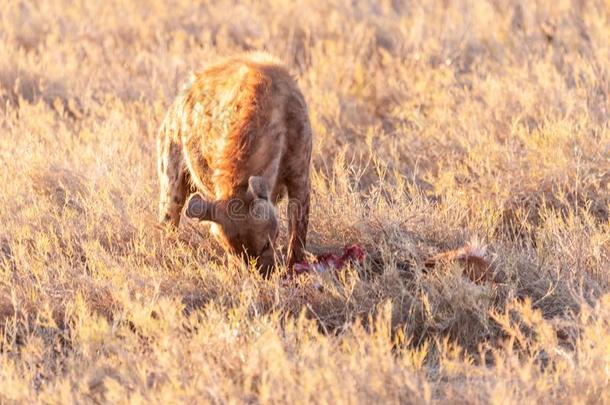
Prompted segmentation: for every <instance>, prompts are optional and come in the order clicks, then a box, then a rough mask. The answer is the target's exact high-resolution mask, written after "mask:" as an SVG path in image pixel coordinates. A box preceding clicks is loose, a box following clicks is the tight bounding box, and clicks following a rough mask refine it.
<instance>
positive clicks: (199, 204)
mask: <svg viewBox="0 0 610 405" xmlns="http://www.w3.org/2000/svg"><path fill="white" fill-rule="evenodd" d="M217 211H218V204H216V203H215V202H213V201H207V200H205V199H203V197H202V196H201V195H199V194H193V195H191V197H190V198H189V201H188V203H187V205H186V216H187V217H189V218H197V219H200V220H202V221H217V219H218V213H217Z"/></svg>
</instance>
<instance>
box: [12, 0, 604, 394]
mask: <svg viewBox="0 0 610 405" xmlns="http://www.w3.org/2000/svg"><path fill="white" fill-rule="evenodd" d="M419 3H420V2H411V1H401V0H395V1H389V0H386V1H372V0H363V1H356V2H352V1H348V0H337V1H332V2H325V1H313V0H312V1H308V0H306V1H300V2H292V1H281V0H264V1H240V2H237V3H235V2H232V1H228V0H227V1H225V0H219V1H213V2H212V1H210V2H191V1H190V0H188V1H187V0H175V1H171V2H169V1H168V2H165V1H161V0H153V1H140V0H131V1H128V2H125V1H118V0H113V1H103V2H102V1H67V0H63V1H61V0H54V1H50V0H40V1H33V0H32V1H12V0H9V1H8V3H6V2H5V4H4V5H3V7H2V10H0V102H1V106H0V164H1V166H0V168H1V170H0V184H1V185H2V192H1V193H0V206H2V210H1V211H0V403H26V402H29V403H40V402H48V403H59V402H62V403H63V402H78V403H89V402H112V403H125V402H140V403H177V402H184V403H193V402H195V403H197V402H202V403H209V402H213V403H238V402H254V403H292V402H296V403H309V402H319V403H354V402H360V403H374V402H389V403H396V402H406V403H446V402H450V403H463V402H467V403H515V404H521V403H536V402H541V401H545V403H554V402H570V403H595V402H600V403H601V402H606V403H608V402H610V220H609V213H610V127H609V125H608V118H609V115H610V96H609V94H610V42H609V41H608V38H610V3H608V1H607V0H592V1H578V0H574V1H566V0H560V1H532V2H530V1H521V0H514V1H509V0H489V1H483V0H480V1H465V0H457V1H451V2H448V1H430V2H423V4H419ZM253 49H266V50H269V51H271V52H272V53H274V54H276V55H278V56H279V57H281V58H282V59H283V60H285V61H286V63H287V64H288V65H289V66H290V67H291V69H292V70H293V71H294V73H295V75H297V77H298V81H299V84H300V86H301V88H302V89H303V92H304V94H305V96H306V99H307V100H308V103H309V107H310V111H311V119H312V124H313V129H314V134H315V140H314V158H313V170H314V180H313V194H314V197H313V207H312V215H311V228H310V243H309V250H310V251H311V252H312V253H314V254H315V253H321V252H324V251H327V250H332V251H335V250H337V249H339V248H340V247H341V246H342V245H344V244H346V243H350V242H359V243H361V244H362V245H363V246H364V247H365V248H366V250H367V252H368V253H369V259H367V263H366V265H365V266H364V268H363V269H360V268H352V269H348V270H346V271H344V272H341V273H340V274H337V275H325V276H317V275H312V276H305V277H301V278H300V279H298V280H296V281H294V282H293V283H288V284H286V283H283V282H282V280H281V279H280V276H279V275H277V276H276V277H274V278H272V279H271V280H262V279H261V278H260V277H258V276H257V275H256V274H254V273H253V272H251V271H248V269H246V268H238V267H235V265H234V264H230V263H228V261H227V260H226V258H225V256H224V254H223V253H222V252H221V251H219V249H218V246H217V245H216V244H215V243H214V242H212V241H210V240H209V238H208V234H207V232H206V230H205V228H204V227H202V226H201V225H199V224H196V223H194V222H190V221H187V220H183V223H182V225H181V228H180V230H179V231H178V232H176V233H173V234H169V233H166V232H163V231H161V230H160V229H158V228H157V227H156V225H155V217H156V212H155V207H156V205H157V179H156V173H155V166H156V163H155V159H156V157H155V135H156V130H157V128H158V125H159V123H160V120H161V118H162V116H163V113H164V111H165V109H166V108H167V106H168V105H169V103H170V101H171V99H172V97H173V95H174V94H175V93H176V92H177V90H178V89H179V86H180V82H181V81H182V80H183V79H184V78H186V77H187V74H188V72H189V71H190V70H197V69H201V68H202V67H203V66H205V65H206V64H207V63H209V62H210V61H212V60H214V59H215V58H217V57H220V56H223V55H229V54H232V53H235V52H241V51H244V50H253ZM473 236H477V237H479V238H481V239H482V240H484V241H485V242H486V243H487V244H488V245H489V253H490V257H491V258H492V259H493V261H494V268H495V271H496V272H497V276H498V280H499V281H497V282H483V283H478V284H476V283H473V282H471V281H470V280H469V279H468V278H466V277H465V276H464V275H463V274H462V271H461V269H460V268H459V266H458V265H452V264H444V265H440V266H437V267H436V268H435V269H433V270H432V271H428V272H426V271H425V270H424V266H423V263H424V260H425V258H426V257H428V256H429V255H432V254H436V253H438V252H441V251H443V250H445V249H449V248H455V247H458V246H460V245H462V244H463V243H464V242H466V241H468V240H469V239H470V238H471V237H473Z"/></svg>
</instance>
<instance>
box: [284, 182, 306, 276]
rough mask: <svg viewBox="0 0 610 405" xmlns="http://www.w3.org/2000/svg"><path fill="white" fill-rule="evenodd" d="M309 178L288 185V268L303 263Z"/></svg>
mask: <svg viewBox="0 0 610 405" xmlns="http://www.w3.org/2000/svg"><path fill="white" fill-rule="evenodd" d="M309 188H310V186H309V176H304V177H301V178H300V179H299V180H298V181H293V182H290V183H289V184H288V231H289V236H288V238H289V239H288V268H289V269H290V268H292V265H294V264H295V263H299V262H301V261H303V256H304V252H305V246H306V243H307V227H308V224H309V194H310V190H309Z"/></svg>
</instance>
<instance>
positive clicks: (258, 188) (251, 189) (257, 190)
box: [248, 176, 269, 200]
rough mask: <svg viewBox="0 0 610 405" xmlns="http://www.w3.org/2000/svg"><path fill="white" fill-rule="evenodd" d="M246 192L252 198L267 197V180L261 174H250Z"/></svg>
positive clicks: (266, 198)
mask: <svg viewBox="0 0 610 405" xmlns="http://www.w3.org/2000/svg"><path fill="white" fill-rule="evenodd" d="M248 193H250V195H251V196H252V197H253V198H263V199H265V200H268V199H269V189H268V187H267V180H265V178H264V177H261V176H250V179H248Z"/></svg>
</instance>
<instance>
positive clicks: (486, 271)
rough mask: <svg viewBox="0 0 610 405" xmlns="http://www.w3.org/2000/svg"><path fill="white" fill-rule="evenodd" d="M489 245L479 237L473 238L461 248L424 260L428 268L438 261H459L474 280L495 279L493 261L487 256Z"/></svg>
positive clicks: (467, 274)
mask: <svg viewBox="0 0 610 405" xmlns="http://www.w3.org/2000/svg"><path fill="white" fill-rule="evenodd" d="M486 253H487V246H485V245H484V244H482V243H481V242H480V241H479V240H478V239H477V238H473V239H471V240H470V242H468V243H467V244H465V245H464V246H462V247H461V248H459V249H455V250H450V251H448V252H443V253H439V254H437V255H435V256H432V257H430V258H428V259H426V261H425V262H424V266H425V267H427V268H433V267H435V266H436V264H437V263H451V262H458V263H461V264H463V265H464V266H465V274H466V276H468V278H470V279H471V280H472V281H474V282H480V281H485V280H491V279H493V269H492V263H491V261H490V260H489V259H488V258H487V254H486Z"/></svg>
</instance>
